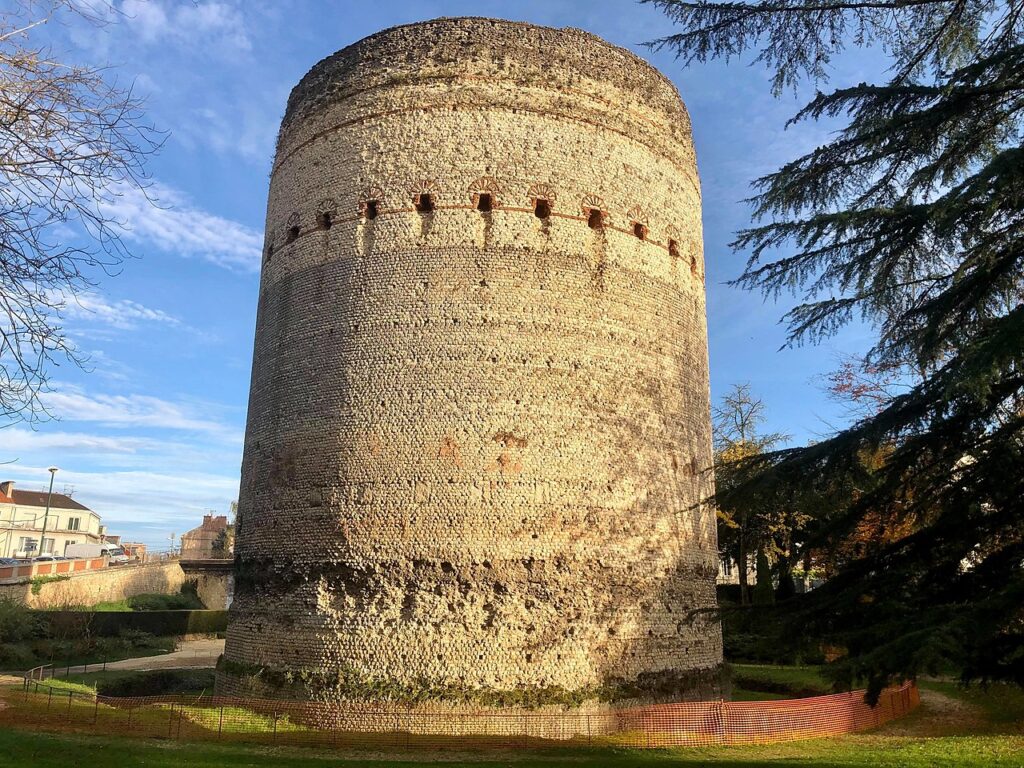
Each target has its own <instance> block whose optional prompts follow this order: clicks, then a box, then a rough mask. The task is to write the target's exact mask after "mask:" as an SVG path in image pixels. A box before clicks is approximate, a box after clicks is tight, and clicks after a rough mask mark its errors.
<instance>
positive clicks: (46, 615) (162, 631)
mask: <svg viewBox="0 0 1024 768" xmlns="http://www.w3.org/2000/svg"><path fill="white" fill-rule="evenodd" d="M36 613H37V615H38V616H40V617H41V618H42V620H43V621H48V622H49V625H50V628H51V632H50V634H51V635H62V634H67V633H68V629H71V630H72V631H71V634H76V635H77V634H79V633H80V634H81V635H84V634H89V635H91V636H92V637H117V636H118V635H120V634H121V633H122V632H124V631H126V630H131V631H135V632H148V633H149V634H151V635H158V636H167V635H213V634H216V633H218V632H224V631H225V630H227V628H228V612H227V611H205V610H204V611H200V610H192V611H38V612H36ZM73 628H74V629H73ZM78 628H80V629H79V631H77V632H76V631H75V629H78Z"/></svg>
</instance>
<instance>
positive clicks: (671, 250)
mask: <svg viewBox="0 0 1024 768" xmlns="http://www.w3.org/2000/svg"><path fill="white" fill-rule="evenodd" d="M668 255H669V256H671V257H672V258H674V259H678V258H679V243H677V242H676V241H675V240H669V241H668Z"/></svg>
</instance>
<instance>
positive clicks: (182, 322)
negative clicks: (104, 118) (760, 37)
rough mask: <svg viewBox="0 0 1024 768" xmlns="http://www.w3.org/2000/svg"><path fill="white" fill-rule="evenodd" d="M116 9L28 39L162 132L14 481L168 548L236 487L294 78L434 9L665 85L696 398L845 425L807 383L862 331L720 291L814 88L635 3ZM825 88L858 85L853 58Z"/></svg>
mask: <svg viewBox="0 0 1024 768" xmlns="http://www.w3.org/2000/svg"><path fill="white" fill-rule="evenodd" d="M115 8H116V9H117V12H116V13H112V14H110V22H109V23H108V24H106V25H103V26H101V27H94V26H90V25H88V24H86V23H84V22H83V21H81V20H77V19H74V18H70V17H67V16H65V17H60V18H58V19H56V20H55V21H54V22H51V23H49V24H48V25H47V26H46V28H45V29H44V30H43V32H42V33H41V35H40V39H46V40H47V41H48V42H50V43H51V44H52V45H53V46H54V47H55V49H56V50H57V51H58V52H59V53H60V55H62V56H64V57H65V58H67V59H71V60H73V61H76V62H80V63H86V64H91V65H110V66H111V68H112V69H111V74H112V75H115V76H116V77H117V78H118V79H119V81H120V82H122V83H124V84H127V83H134V88H135V90H136V91H137V92H138V93H139V94H141V95H143V96H144V97H145V98H146V103H147V112H148V116H149V118H150V119H151V120H152V122H153V123H154V124H155V125H156V126H157V127H159V128H160V129H162V130H164V131H166V132H167V141H166V143H165V145H164V147H163V150H162V151H161V153H160V154H159V155H158V156H157V157H155V158H154V159H153V161H152V163H151V164H150V166H149V168H150V171H151V173H152V177H153V186H152V188H151V194H152V195H153V196H155V197H156V198H158V199H159V201H160V203H161V206H160V207H159V208H154V207H152V206H150V205H149V204H148V203H146V201H145V200H144V199H142V198H141V197H140V196H138V195H137V194H126V195H125V196H123V197H122V198H120V200H119V202H118V204H117V206H116V210H115V211H114V212H115V213H116V214H117V215H118V216H119V217H120V218H121V219H122V220H123V221H124V222H125V223H126V225H127V229H126V232H125V238H126V241H127V243H128V245H129V246H130V248H131V250H132V251H133V253H134V255H135V256H137V257H138V258H135V259H132V260H131V261H128V262H127V263H126V264H125V265H124V268H123V270H122V271H121V273H120V274H119V275H117V276H115V277H110V278H103V279H102V281H101V282H100V284H99V285H98V287H97V289H96V290H95V291H94V292H91V293H89V294H87V295H85V296H83V297H82V299H81V300H80V302H79V303H78V304H72V305H69V307H68V313H67V322H66V329H67V331H68V333H69V335H70V336H71V338H72V339H73V340H74V341H75V342H77V344H78V345H79V347H80V348H81V349H82V350H83V351H85V352H87V353H88V354H89V355H90V356H91V359H92V364H91V370H90V371H87V372H83V371H79V370H77V369H75V367H74V366H71V365H62V366H61V367H59V368H56V369H54V370H53V371H52V372H51V375H52V379H53V382H54V384H55V391H54V392H53V393H52V394H51V395H49V397H48V400H47V404H48V406H49V407H50V408H51V410H53V412H54V413H55V414H56V415H57V416H58V417H59V420H54V421H50V422H47V423H44V424H40V425H38V426H37V427H36V428H35V429H32V428H30V427H28V426H26V425H24V424H20V425H13V426H8V427H7V428H6V429H3V430H0V461H9V462H11V463H8V464H6V465H4V466H0V474H2V475H4V477H3V478H0V479H8V478H9V479H14V480H16V481H17V482H18V485H19V487H22V488H39V487H42V486H43V484H44V483H45V482H46V481H47V479H48V475H47V473H46V470H45V467H47V466H48V465H50V464H56V465H58V466H59V467H61V472H60V473H59V474H58V475H57V484H56V486H55V487H56V488H57V489H62V488H64V487H65V486H67V487H68V488H72V487H73V488H74V493H75V497H76V498H77V499H78V500H80V501H81V502H82V503H84V504H87V505H88V506H90V507H92V508H93V509H95V510H96V511H97V512H99V513H100V514H101V515H102V516H103V518H104V521H105V522H106V523H107V524H108V527H109V528H110V530H111V532H113V533H122V534H125V535H126V536H127V537H128V538H133V539H141V540H142V541H145V542H147V543H148V544H150V545H151V546H156V547H166V546H167V544H168V541H169V540H168V535H169V534H170V533H171V532H175V533H178V534H180V533H181V532H182V531H184V530H187V529H189V528H191V527H193V526H194V525H196V524H198V522H199V518H200V517H201V515H202V514H203V511H204V510H207V509H212V510H216V511H217V512H220V513H223V512H226V511H227V508H228V504H229V502H231V500H233V499H234V498H236V496H237V489H238V473H239V465H240V462H241V450H242V436H243V432H244V429H245V409H246V401H247V392H248V386H249V370H250V364H251V353H252V335H253V328H254V324H255V312H256V298H257V287H258V280H259V273H258V270H259V260H260V251H261V246H262V224H263V217H264V207H265V204H266V192H267V183H268V174H269V169H270V163H271V159H272V155H273V148H274V137H275V134H276V130H277V124H278V121H279V120H280V117H281V115H282V113H283V110H284V105H285V101H286V99H287V96H288V92H289V90H290V88H291V87H292V85H293V84H295V83H296V82H297V81H298V80H299V78H300V77H301V76H302V75H303V74H304V73H305V72H306V71H307V70H308V69H309V68H310V67H311V66H312V65H313V64H314V63H315V62H316V61H318V60H319V59H321V58H323V57H324V56H327V55H328V54H330V53H332V52H334V51H335V50H337V49H339V48H342V47H344V46H345V45H348V44H349V43H352V42H354V41H356V40H358V39H360V38H362V37H364V36H366V35H368V34H370V33H372V32H375V31H377V30H379V29H382V28H385V27H388V26H392V25H395V24H402V23H407V22H411V21H416V20H421V19H429V18H434V17H437V16H460V15H474V16H481V15H484V16H496V17H502V18H510V19H517V20H524V21H529V22H532V23H536V24H544V25H549V26H555V27H564V26H571V27H579V28H582V29H586V30H588V31H590V32H593V33H595V34H597V35H600V36H601V37H603V38H605V39H607V40H609V41H611V42H613V43H616V44H618V45H621V46H624V47H626V48H628V49H630V50H632V51H634V52H635V53H637V54H639V55H640V56H642V57H644V58H645V59H647V60H649V61H651V62H652V63H653V64H655V65H656V66H657V67H659V68H660V69H661V70H662V71H663V72H665V73H666V74H667V75H668V76H669V77H670V78H672V80H673V81H674V82H675V83H676V85H677V86H678V87H679V90H680V93H681V94H682V96H683V99H684V101H685V102H686V104H687V106H688V108H689V110H690V114H691V117H692V120H693V126H694V138H695V141H696V146H697V157H698V163H699V166H700V174H701V180H702V184H703V193H704V211H703V215H704V227H705V230H704V237H705V243H704V245H705V253H706V262H707V288H708V314H709V327H710V343H711V383H712V394H713V397H714V398H715V399H717V398H718V397H719V396H720V395H721V394H722V392H724V391H725V390H726V389H728V388H729V387H730V386H731V385H733V384H734V383H739V382H750V383H751V385H752V387H753V390H754V392H755V393H756V394H758V395H759V396H761V397H762V398H763V399H764V400H765V402H766V404H767V408H768V415H769V424H768V426H767V428H768V429H771V430H773V431H780V432H784V433H787V434H789V435H791V436H792V440H793V442H806V441H807V440H812V439H815V438H817V437H819V436H821V435H823V434H827V433H828V432H830V431H831V429H832V428H833V427H834V426H836V425H840V424H842V423H844V420H845V418H846V417H845V415H844V410H843V409H842V407H841V406H839V405H837V404H835V403H832V402H830V401H829V400H828V399H827V397H826V396H825V395H824V394H823V393H822V391H821V385H820V382H819V381H817V377H820V376H821V375H822V374H824V373H827V372H828V371H829V370H832V369H834V368H835V367H836V365H837V360H838V357H839V356H840V354H842V353H849V352H854V351H858V350H860V349H861V348H862V347H863V346H864V344H865V343H866V341H867V340H868V335H867V333H866V331H865V330H864V329H862V328H853V329H851V330H849V331H847V332H844V333H843V334H841V335H840V336H838V337H836V338H835V339H833V340H831V341H830V342H829V343H827V344H823V345H820V346H818V347H810V348H807V347H805V348H799V349H786V350H783V351H779V347H780V346H781V345H782V344H783V342H784V329H783V328H782V327H781V326H780V325H778V318H779V317H780V316H781V315H782V313H783V311H784V310H785V308H786V307H787V306H788V305H789V303H791V300H790V299H789V298H788V297H783V299H782V300H781V301H780V303H778V304H776V303H773V302H766V301H765V300H764V299H763V298H762V297H761V296H760V295H757V294H751V293H748V292H745V291H742V290H740V289H737V288H732V287H730V286H728V285H726V284H725V283H726V281H728V280H729V279H731V278H734V277H735V276H736V275H737V274H739V272H740V271H741V269H742V266H743V263H744V261H745V258H746V257H745V255H744V254H735V253H733V252H732V251H731V250H730V249H729V247H728V243H729V242H730V241H731V240H732V235H733V233H734V232H735V231H736V230H737V229H740V228H742V227H743V226H745V225H747V224H748V223H749V210H748V208H747V206H746V204H744V203H743V202H742V200H743V199H744V198H745V197H747V196H748V194H749V189H750V188H749V182H750V180H751V179H753V178H755V177H757V176H759V175H761V174H764V173H768V172H770V171H772V170H774V169H775V168H777V167H778V165H779V164H781V163H782V162H784V161H785V160H788V159H791V158H794V157H796V156H798V155H799V154H801V153H802V152H804V151H807V150H808V149H810V148H812V147H813V146H815V145H816V144H818V143H820V142H821V141H823V140H824V139H825V138H826V137H827V133H826V129H825V127H824V126H821V125H809V126H800V127H797V128H791V129H789V130H787V131H784V130H783V126H784V123H785V121H786V119H787V118H788V117H790V116H791V115H792V113H793V112H794V111H795V110H796V109H797V107H798V106H799V105H800V104H801V103H802V100H803V99H805V98H806V97H807V96H809V95H810V93H811V91H810V90H808V91H807V92H806V93H803V94H799V95H797V96H794V95H792V94H790V95H788V96H786V97H784V98H781V99H775V98H773V97H772V96H771V93H770V88H769V82H768V77H767V74H766V73H765V72H764V71H763V70H762V69H760V68H757V67H749V66H747V65H746V64H745V63H743V62H734V63H732V64H730V65H726V64H724V63H720V62H716V63H713V64H709V65H704V66H693V67H691V68H689V69H686V70H684V69H682V67H681V66H680V65H679V64H678V62H676V61H674V60H673V58H672V57H671V56H670V55H668V54H652V53H651V52H650V51H649V50H647V49H646V48H644V47H643V46H642V43H643V41H645V40H650V39H653V38H656V37H658V36H660V35H664V34H667V33H669V32H670V31H671V27H670V25H669V23H668V21H667V20H666V19H665V17H664V16H663V15H662V14H661V13H660V12H659V11H657V10H656V9H654V8H652V7H649V6H640V5H636V4H635V3H633V2H630V0H608V1H607V2H602V1H601V0H591V1H590V2H586V3H581V2H577V1H575V0H543V2H533V1H532V0H523V1H521V2H518V3H515V4H510V3H507V2H490V1H489V0H474V1H473V2H457V1H447V2H398V1H393V2H390V3H341V2H338V3H323V2H317V3H314V2H290V3H285V2H254V1H253V0H245V1H244V2H228V1H225V2H205V1H204V0H196V1H195V2H194V3H193V2H172V1H171V0H151V1H150V2H134V1H132V2H129V1H127V0H117V2H116V5H115ZM844 65H845V66H847V67H848V69H844V70H839V71H837V72H835V74H834V77H833V81H832V84H833V85H843V84H848V83H850V82H858V81H860V80H862V79H864V78H865V76H866V75H865V73H864V72H863V71H861V69H860V67H861V66H867V67H870V66H871V59H870V58H869V57H868V56H854V57H851V58H849V59H848V60H847V61H846V62H844Z"/></svg>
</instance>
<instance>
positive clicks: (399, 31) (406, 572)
mask: <svg viewBox="0 0 1024 768" xmlns="http://www.w3.org/2000/svg"><path fill="white" fill-rule="evenodd" d="M266 232H267V237H266V245H265V250H264V263H263V271H262V279H261V286H260V298H259V312H258V320H257V331H256V344H255V351H254V357H253V373H252V389H251V394H250V401H249V417H248V426H247V430H246V441H245V454H244V460H243V467H242V487H241V495H240V499H239V525H238V530H237V538H236V554H237V557H238V561H237V572H236V585H235V597H234V602H233V604H232V608H231V624H230V628H229V631H228V638H227V646H226V651H225V663H224V664H223V665H222V675H221V681H220V688H221V690H222V691H225V692H229V691H230V692H240V691H242V690H244V689H245V687H246V685H247V684H248V682H251V681H252V680H253V679H256V678H257V677H258V678H259V679H260V680H261V681H262V683H261V684H262V685H263V686H264V688H266V687H267V686H268V685H269V687H271V688H274V687H275V686H277V687H278V688H279V689H280V692H282V693H284V692H287V693H288V694H289V695H298V696H304V697H311V698H318V699H326V700H331V699H337V698H341V697H343V696H346V695H350V694H352V692H353V691H358V690H360V686H364V687H367V688H369V687H372V686H373V685H375V684H377V683H381V682H382V681H383V682H386V683H388V684H390V685H391V686H392V688H391V689H389V690H392V691H395V690H398V691H402V690H408V691H410V692H411V691H413V690H422V689H423V688H424V687H426V688H436V689H437V690H449V691H450V690H458V691H461V690H485V691H509V690H518V689H524V688H527V689H552V688H556V687H557V688H559V689H564V690H566V691H587V690H592V689H595V688H597V687H598V686H602V685H608V684H613V683H614V684H619V683H624V684H626V685H627V686H632V688H633V689H636V688H640V689H643V690H649V691H650V692H651V693H652V694H654V693H657V692H659V691H665V690H666V688H665V682H666V681H675V682H677V683H678V682H679V681H680V680H682V681H685V680H688V679H696V678H698V677H703V679H705V681H706V679H707V678H708V676H709V675H713V672H714V670H715V669H716V668H717V666H718V665H719V664H720V663H721V660H722V650H721V634H720V629H719V625H718V623H717V622H713V621H708V620H706V619H701V618H698V619H696V620H692V619H690V618H689V617H688V615H687V612H688V611H690V610H691V609H694V608H705V607H711V606H714V604H715V575H716V572H717V557H716V542H715V520H714V511H713V509H712V508H711V507H710V506H709V504H708V503H707V502H706V500H707V498H708V496H709V495H710V494H711V493H712V492H713V479H712V476H711V473H710V466H711V439H710V417H709V390H708V361H707V330H706V321H705V305H704V284H703V276H704V263H703V253H702V245H701V218H700V188H699V181H698V177H697V169H696V162H695V158H694V153H693V146H692V141H691V137H690V125H689V119H688V117H687V114H686V111H685V108H684V107H683V104H682V102H681V101H680V99H679V96H678V94H677V92H676V91H675V89H674V88H673V86H672V85H671V84H670V83H669V82H668V80H666V79H665V78H664V77H663V76H662V75H660V74H659V73H658V72H657V71H656V70H654V69H653V68H651V67H650V66H649V65H647V64H646V63H645V62H643V61H642V60H640V59H639V58H637V57H635V56H633V55H632V54H630V53H629V52H627V51H624V50H622V49H619V48H615V47H613V46H611V45H609V44H607V43H605V42H603V41H601V40H600V39H598V38H596V37H594V36H592V35H589V34H587V33H584V32H581V31H578V30H569V29H566V30H554V29H545V28H538V27H533V26H530V25H526V24H519V23H511V22H504V21H495V20H490V19H441V20H437V21H432V22H425V23H421V24H414V25H410V26H406V27H398V28H394V29H390V30H386V31H384V32H381V33H378V34H376V35H373V36H372V37H370V38H367V39H365V40H363V41H361V42H359V43H356V44H355V45H353V46H350V47H349V48H346V49H344V50H342V51H340V52H339V53H337V54H334V55H333V56H331V57H329V58H328V59H325V60H324V61H322V62H321V63H320V64H318V65H316V66H315V67H314V68H313V69H312V70H311V72H310V73H309V74H308V75H307V76H306V77H305V78H303V80H302V82H301V83H300V84H299V85H298V86H297V87H296V88H295V90H294V91H293V93H292V96H291V98H290V100H289V104H288V111H287V114H286V116H285V119H284V123H283V125H282V129H281V133H280V136H279V140H278V147H277V155H276V159H275V162H274V167H273V174H272V178H271V185H270V197H269V202H268V210H267V223H266ZM250 673H251V674H250ZM274 681H277V682H274ZM282 681H288V685H287V686H285V683H284V682H282ZM296 681H298V682H296ZM285 687H287V691H285V690H284V688H285ZM677 687H678V686H677Z"/></svg>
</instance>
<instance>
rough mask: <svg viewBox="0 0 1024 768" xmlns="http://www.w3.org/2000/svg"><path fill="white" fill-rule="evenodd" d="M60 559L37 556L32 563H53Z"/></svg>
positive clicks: (49, 556)
mask: <svg viewBox="0 0 1024 768" xmlns="http://www.w3.org/2000/svg"><path fill="white" fill-rule="evenodd" d="M60 559H61V558H59V557H57V556H56V555H37V556H36V557H33V558H32V561H33V562H35V563H49V562H53V561H54V560H60Z"/></svg>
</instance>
